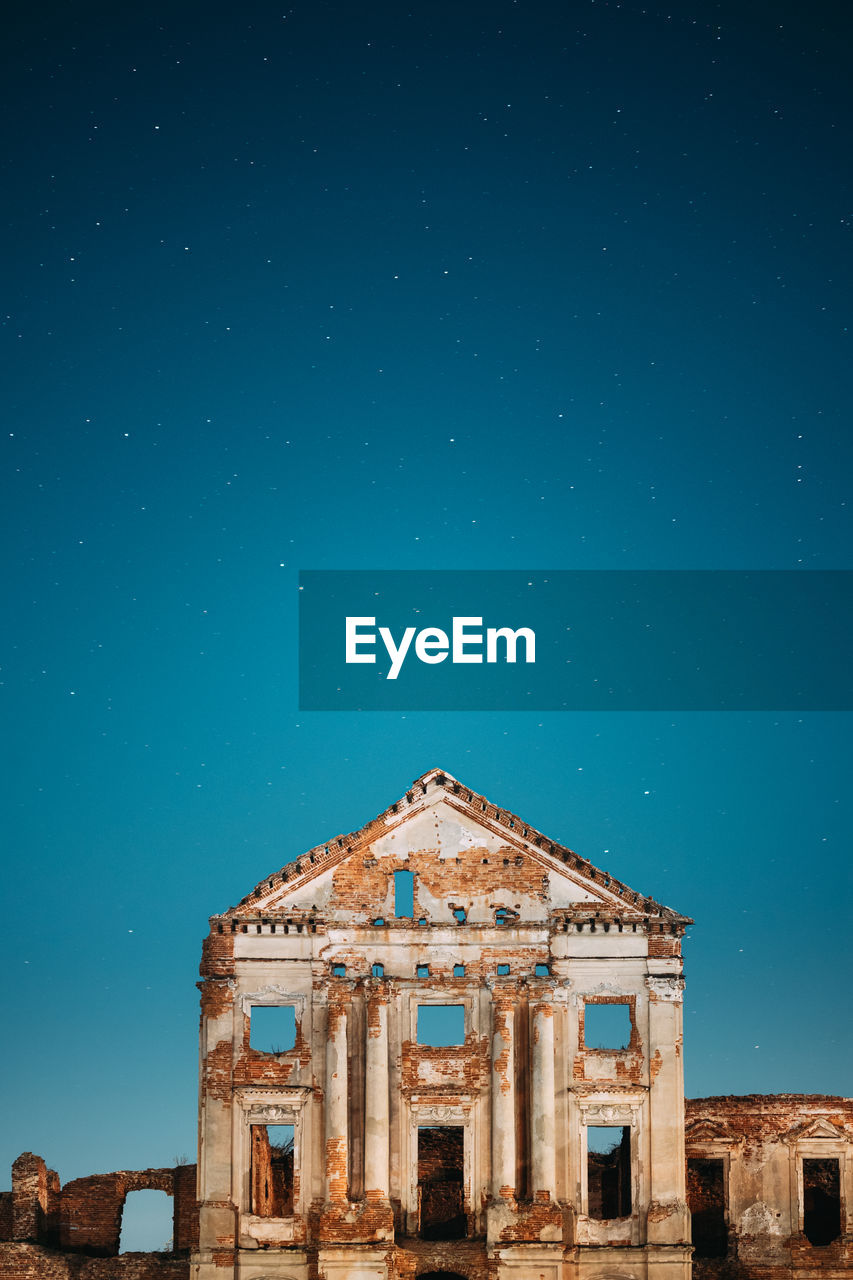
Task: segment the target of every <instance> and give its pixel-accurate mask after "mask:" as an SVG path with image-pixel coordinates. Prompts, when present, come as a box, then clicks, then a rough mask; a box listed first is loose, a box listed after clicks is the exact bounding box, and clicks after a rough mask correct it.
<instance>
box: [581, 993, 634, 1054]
mask: <svg viewBox="0 0 853 1280" xmlns="http://www.w3.org/2000/svg"><path fill="white" fill-rule="evenodd" d="M583 1042H584V1048H586V1049H627V1048H628V1047H629V1046H630V1044H631V1006H630V1005H629V1004H627V1003H625V1004H598V1003H597V1002H590V1001H587V1002H585V1003H584V1010H583Z"/></svg>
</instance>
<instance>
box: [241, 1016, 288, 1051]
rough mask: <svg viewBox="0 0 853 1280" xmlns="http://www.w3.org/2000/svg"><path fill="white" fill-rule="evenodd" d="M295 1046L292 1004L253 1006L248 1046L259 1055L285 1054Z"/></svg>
mask: <svg viewBox="0 0 853 1280" xmlns="http://www.w3.org/2000/svg"><path fill="white" fill-rule="evenodd" d="M295 1044H296V1010H295V1009H294V1007H293V1005H292V1004H253V1005H252V1010H251V1013H250V1015H249V1046H250V1047H251V1048H252V1049H258V1050H259V1051H260V1052H261V1053H287V1052H288V1050H289V1049H292V1048H293V1047H294V1046H295Z"/></svg>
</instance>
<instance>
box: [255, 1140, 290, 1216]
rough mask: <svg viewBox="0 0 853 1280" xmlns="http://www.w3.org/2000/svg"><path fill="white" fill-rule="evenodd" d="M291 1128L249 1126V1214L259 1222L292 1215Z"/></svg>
mask: <svg viewBox="0 0 853 1280" xmlns="http://www.w3.org/2000/svg"><path fill="white" fill-rule="evenodd" d="M293 1139H294V1131H293V1125H292V1124H253V1125H252V1213H255V1214H257V1215H258V1217H261V1218H289V1217H290V1216H291V1215H292V1214H293Z"/></svg>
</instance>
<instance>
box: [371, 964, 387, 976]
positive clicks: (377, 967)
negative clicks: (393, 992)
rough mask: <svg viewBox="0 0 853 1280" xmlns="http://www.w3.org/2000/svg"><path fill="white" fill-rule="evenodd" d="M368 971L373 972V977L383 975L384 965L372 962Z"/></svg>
mask: <svg viewBox="0 0 853 1280" xmlns="http://www.w3.org/2000/svg"><path fill="white" fill-rule="evenodd" d="M370 972H371V973H372V974H373V976H374V978H381V977H383V976H384V974H385V965H384V964H378V963H377V964H374V965H373V966H372V968H371V970H370Z"/></svg>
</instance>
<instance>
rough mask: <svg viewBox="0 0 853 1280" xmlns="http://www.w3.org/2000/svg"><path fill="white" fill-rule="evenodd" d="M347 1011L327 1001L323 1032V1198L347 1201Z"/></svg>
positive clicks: (334, 1201) (340, 1202)
mask: <svg viewBox="0 0 853 1280" xmlns="http://www.w3.org/2000/svg"><path fill="white" fill-rule="evenodd" d="M347 1106H348V1096H347V1011H346V1007H345V1006H344V1005H341V1004H330V1005H329V1010H328V1026H327V1031H326V1200H327V1201H328V1202H329V1203H330V1204H346V1202H347V1173H348V1169H347V1146H348V1133H347Z"/></svg>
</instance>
